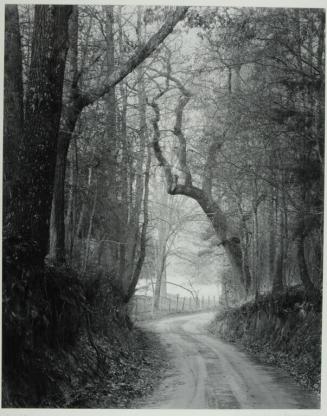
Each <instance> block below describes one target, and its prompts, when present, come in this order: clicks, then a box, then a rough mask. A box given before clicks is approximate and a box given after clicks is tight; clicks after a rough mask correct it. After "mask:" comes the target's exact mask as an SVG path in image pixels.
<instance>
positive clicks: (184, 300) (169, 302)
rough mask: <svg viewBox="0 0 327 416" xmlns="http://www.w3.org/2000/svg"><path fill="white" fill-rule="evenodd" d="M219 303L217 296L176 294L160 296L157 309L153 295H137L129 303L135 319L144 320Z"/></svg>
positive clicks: (212, 307) (200, 309) (130, 311)
mask: <svg viewBox="0 0 327 416" xmlns="http://www.w3.org/2000/svg"><path fill="white" fill-rule="evenodd" d="M217 304H218V298H216V297H215V296H206V297H205V296H202V297H199V298H193V297H184V296H180V295H176V296H169V297H160V300H159V306H158V308H156V309H155V308H154V304H153V297H152V296H146V295H135V296H134V297H133V299H132V300H131V301H130V304H129V315H130V317H131V319H132V320H134V321H142V320H147V319H154V318H156V317H161V316H165V315H170V314H177V313H189V312H200V311H206V310H212V309H215V308H216V307H217Z"/></svg>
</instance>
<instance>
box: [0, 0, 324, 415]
mask: <svg viewBox="0 0 327 416" xmlns="http://www.w3.org/2000/svg"><path fill="white" fill-rule="evenodd" d="M50 3H51V4H92V5H96V4H99V5H102V4H113V5H122V4H126V5H190V6H230V7H274V8H278V7H291V8H324V9H326V7H327V3H326V1H324V0H312V1H308V0H274V1H272V0H246V1H244V2H241V1H240V0H218V1H214V0H201V1H200V2H199V1H195V0H187V1H184V0H164V1H160V0H151V1H148V0H142V1H140V2H136V1H133V0H124V1H121V0H118V1H117V0H111V1H107V0H96V1H94V2H92V1H90V0H71V1H60V0H52V1H44V0H34V1H31V0H16V1H11V0H5V1H3V2H2V1H0V42H1V43H0V44H1V47H0V74H1V77H0V134H1V136H0V140H1V152H0V154H1V158H0V163H1V166H2V155H3V152H2V137H3V135H2V134H3V117H2V114H3V69H4V7H5V4H50ZM325 45H326V42H325ZM325 96H326V91H325ZM325 120H326V113H325ZM325 138H326V127H325ZM325 142H326V140H325ZM2 174H3V173H2V169H0V191H1V192H0V196H1V201H2ZM326 180H327V174H326V161H325V188H324V192H325V197H324V207H326V204H327V187H326ZM324 212H325V210H324ZM0 216H1V218H2V203H1V202H0ZM326 222H327V221H326V217H325V221H324V242H326V236H327V224H326ZM0 231H1V233H2V221H1V222H0ZM324 246H325V247H324V256H323V262H324V282H323V332H322V338H323V342H322V364H321V370H322V383H321V408H320V409H308V410H307V409H285V410H284V409H248V410H244V409H237V410H224V409H212V410H211V409H208V410H207V409H200V410H193V409H192V410H184V409H183V410H182V409H176V410H163V409H160V410H159V409H67V410H66V409H49V410H47V409H1V408H0V414H1V415H15V416H25V415H27V416H29V415H42V414H44V413H46V414H47V415H72V416H75V415H92V416H93V415H101V416H103V415H117V416H118V415H129V416H134V415H136V416H141V415H146V416H150V415H151V416H152V415H158V416H164V415H169V416H173V415H175V416H200V415H201V416H214V415H217V416H225V415H226V416H231V415H234V416H235V415H237V416H243V415H244V416H252V415H257V416H259V415H260V416H261V415H264V416H292V415H294V416H318V415H319V416H320V415H325V416H327V374H326V370H327V345H326V343H327V324H326V322H327V304H326V303H327V301H326V294H327V281H326V277H325V270H326V264H327V250H326V243H325V244H324ZM0 261H1V264H2V252H0ZM0 273H1V275H2V268H1V272H0ZM1 286H2V279H1V281H0V287H1ZM0 324H1V328H2V308H1V311H0ZM0 348H1V346H0ZM0 367H1V362H0ZM0 377H1V373H0ZM324 393H325V394H324Z"/></svg>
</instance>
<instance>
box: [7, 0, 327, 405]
mask: <svg viewBox="0 0 327 416" xmlns="http://www.w3.org/2000/svg"><path fill="white" fill-rule="evenodd" d="M3 115H4V118H3V120H4V129H3V152H4V157H3V286H2V288H3V290H2V295H3V340H4V341H3V383H4V386H5V394H4V395H3V402H4V403H5V405H6V406H9V407H12V406H14V407H15V406H25V405H27V406H29V405H33V406H35V407H39V406H42V405H46V404H45V402H44V401H42V400H43V399H44V395H46V394H47V389H48V390H49V389H50V390H51V389H52V388H54V387H49V386H51V382H49V377H48V375H49V374H50V373H49V369H48V368H47V365H48V364H47V362H48V361H47V360H46V359H45V356H46V354H47V352H49V351H51V354H52V353H53V354H54V356H56V354H59V352H60V351H63V350H65V351H68V350H69V351H70V350H72V351H74V348H77V346H79V347H78V348H80V346H81V345H82V344H83V342H85V343H87V344H88V347H87V348H90V351H93V355H94V357H96V358H94V360H95V361H96V368H97V370H98V371H100V370H99V368H101V366H105V365H106V364H105V363H106V358H105V352H104V351H107V349H106V348H107V347H103V348H102V347H101V345H103V342H109V344H110V342H111V341H110V333H111V331H112V332H113V333H116V332H117V333H119V331H120V329H119V327H121V328H124V329H123V330H122V331H125V330H126V331H127V332H126V333H130V331H132V326H133V325H132V323H131V321H130V319H129V317H128V310H129V305H130V301H131V299H132V298H133V296H135V294H137V291H138V290H140V288H141V287H142V285H143V284H146V285H148V286H149V287H150V288H151V290H152V294H151V296H152V298H153V311H158V308H159V304H160V297H163V296H167V273H169V271H171V268H172V267H173V266H169V261H170V262H171V263H170V264H173V265H174V264H176V261H177V260H176V258H184V260H185V259H186V260H187V261H188V263H189V264H192V266H191V267H193V269H192V270H195V267H198V269H197V270H198V271H197V273H198V274H199V267H201V270H202V271H203V273H204V274H211V273H212V272H211V270H210V266H211V265H212V264H213V265H214V267H215V268H216V271H217V273H216V274H217V275H216V276H213V277H212V276H211V278H212V279H214V281H215V284H216V286H217V287H218V291H219V294H220V300H219V302H220V305H221V306H222V307H226V308H229V307H234V306H237V305H242V304H244V303H245V302H248V301H254V302H255V301H256V300H258V299H260V296H262V295H270V294H273V295H274V296H275V295H276V296H278V295H280V296H284V294H285V293H287V292H288V290H293V289H294V287H296V288H298V289H299V290H300V291H301V293H302V292H303V293H304V298H305V299H306V300H307V301H308V302H313V303H315V304H316V303H319V304H321V303H320V302H321V296H322V279H323V269H322V258H323V212H324V205H323V185H324V180H323V177H324V135H325V120H324V117H325V13H324V10H323V9H310V8H308V9H291V8H287V9H286V8H285V9H283V8H279V9H277V8H276V9H275V8H269V9H268V8H246V7H244V8H234V7H171V6H153V7H146V6H126V5H122V6H116V5H115V6H113V5H103V6H90V5H73V6H70V5H35V6H33V5H28V4H27V5H14V4H11V5H6V6H5V53H4V113H3ZM195 203H196V204H195ZM192 204H194V205H192ZM192 224H193V225H192ZM194 224H195V225H194ZM192 227H193V228H192ZM190 229H191V230H193V231H194V233H195V234H196V237H195V239H194V241H196V244H198V245H200V246H201V247H199V248H197V253H198V254H197V258H194V256H193V257H192V256H190V253H191V254H192V251H191V249H190V247H189V246H188V245H187V244H191V243H190V242H189V241H188V240H190V239H191V238H190V237H189V236H188V235H187V230H190ZM198 230H200V231H198ZM178 236H179V237H178ZM178 238H180V239H182V240H183V241H184V246H183V249H182V251H180V250H179V249H178V241H179V240H178ZM192 238H193V237H192ZM185 241H186V242H185ZM190 257H192V258H190ZM169 259H170V260H169ZM186 260H185V261H186ZM174 262H175V263H174ZM200 264H201V266H200ZM216 265H218V266H216ZM169 267H170V268H169ZM169 281H170V282H171V284H172V285H174V284H175V285H176V286H180V287H181V288H182V289H183V290H185V291H186V292H187V291H188V292H190V293H191V294H192V296H193V295H194V296H195V294H196V293H195V289H194V288H193V287H192V283H190V282H191V278H190V279H189V282H188V283H187V284H186V283H185V285H184V286H183V285H181V284H180V282H179V281H175V282H174V281H173V279H172V278H170V277H169V279H168V282H169ZM193 282H194V281H193ZM283 299H284V298H283ZM112 328H115V329H112ZM115 331H116V332H115ZM83 337H84V338H83ZM106 337H107V338H106ZM113 337H114V336H113ZM129 337H131V341H130V346H129V347H128V348H131V349H130V350H129V351H132V349H133V341H132V337H133V335H127V338H128V339H129ZM103 339H106V341H103ZM108 340H109V341H108ZM83 345H84V344H83ZM106 345H107V344H106ZM90 354H91V355H92V353H91V352H90ZM91 355H90V356H91ZM92 360H93V358H92ZM92 360H91V361H92ZM91 361H90V362H91ZM95 361H94V362H93V361H92V365H95V364H94V363H95ZM29 362H32V363H33V364H32V365H31V366H30V368H29V366H28V363H29ZM37 363H38V364H37ZM40 363H42V365H41V364H40ZM54 363H55V361H54ZM62 363H64V361H62ZM53 365H54V366H55V364H53ZM90 365H91V364H90ZM63 366H64V364H63ZM103 368H104V367H103ZM21 371H22V372H23V373H24V374H25V375H26V378H27V379H28V378H32V379H35V377H36V378H38V379H39V383H40V384H42V380H48V381H47V382H45V381H44V383H45V384H46V385H47V386H48V384H47V383H50V384H49V386H48V387H44V389H45V391H44V390H43V389H42V388H41V387H35V388H34V387H31V391H33V393H32V394H31V397H32V399H31V401H30V402H29V399H28V398H27V397H28V395H29V393H26V391H28V390H26V391H25V393H24V394H22V393H21V391H23V390H24V389H25V388H26V386H25V387H24V381H23V380H21V379H20V375H19V374H20V372H21ZM51 371H52V370H51ZM92 371H93V370H92ZM104 373H105V371H104V370H103V374H104ZM31 374H37V376H32V375H31ZM33 377H34V378H33ZM53 377H54V378H55V377H57V376H53ZM23 378H24V377H23ZM32 384H33V383H32ZM54 384H55V383H54ZM63 396H64V395H63ZM59 402H60V400H59ZM53 403H54V402H51V400H50V401H49V403H48V405H50V406H51V404H53Z"/></svg>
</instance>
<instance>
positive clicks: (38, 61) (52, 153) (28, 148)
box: [8, 5, 72, 264]
mask: <svg viewBox="0 0 327 416" xmlns="http://www.w3.org/2000/svg"><path fill="white" fill-rule="evenodd" d="M71 12H72V7H71V6H44V5H40V6H35V17H34V33H33V41H32V53H31V65H30V71H29V76H28V81H27V89H26V102H25V118H24V126H23V131H24V133H23V140H22V143H21V146H20V148H19V150H18V157H17V164H16V165H17V171H18V172H19V177H16V178H15V183H14V185H13V187H14V190H13V192H14V198H15V206H14V207H13V212H12V218H13V223H12V224H13V225H12V226H11V227H10V229H9V231H8V234H9V237H10V238H11V239H13V240H17V239H18V240H19V241H21V240H23V241H26V242H28V243H29V244H30V245H31V247H30V249H31V250H32V251H31V252H32V253H33V254H32V255H33V257H34V261H35V263H37V264H42V262H43V260H44V257H45V255H46V253H47V247H48V240H49V219H50V211H51V200H52V188H53V182H54V174H55V160H56V148H57V136H58V131H59V122H60V116H61V105H62V90H63V80H64V72H65V63H66V53H67V50H68V20H69V17H70V14H71ZM20 95H21V96H22V95H23V94H22V92H21V93H20ZM32 247H33V249H32Z"/></svg>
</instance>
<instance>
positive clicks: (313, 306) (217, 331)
mask: <svg viewBox="0 0 327 416" xmlns="http://www.w3.org/2000/svg"><path fill="white" fill-rule="evenodd" d="M321 318H322V313H321V297H320V296H317V297H316V298H314V299H312V298H311V299H310V298H308V297H307V296H306V295H305V293H304V292H303V291H302V290H301V289H298V288H297V289H292V290H290V291H288V292H286V293H283V294H280V295H275V296H273V295H265V296H261V297H259V298H258V299H257V300H256V301H252V302H248V303H245V304H243V305H242V306H240V307H234V308H229V309H225V310H223V311H221V312H218V313H217V315H216V316H215V318H214V320H213V321H212V322H211V323H210V325H209V331H210V332H211V333H212V334H214V335H216V336H219V337H221V338H223V339H225V340H227V341H229V342H235V343H237V344H239V345H241V346H242V347H244V348H245V349H246V350H247V351H248V352H250V353H251V354H253V355H255V356H256V358H258V359H259V360H260V361H262V362H264V363H268V364H273V365H276V366H278V367H282V368H284V369H285V370H287V371H288V372H289V373H290V374H291V375H292V376H293V377H294V378H295V379H296V380H297V381H298V382H299V383H301V384H302V385H304V386H306V387H308V388H310V389H311V390H314V391H316V392H320V366H321V322H322V321H321Z"/></svg>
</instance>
